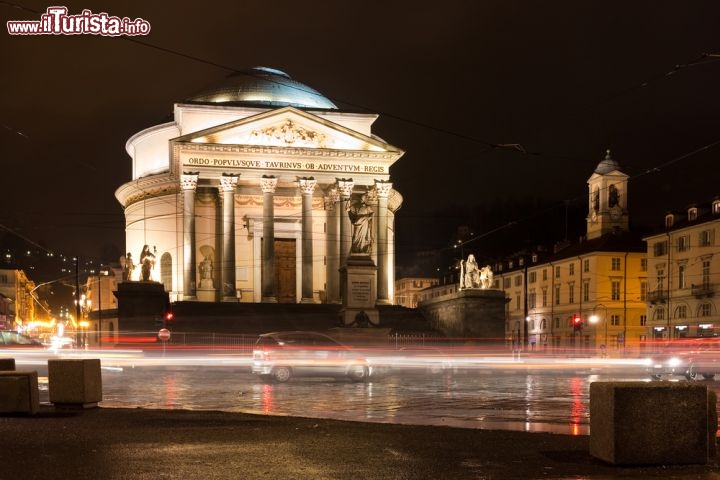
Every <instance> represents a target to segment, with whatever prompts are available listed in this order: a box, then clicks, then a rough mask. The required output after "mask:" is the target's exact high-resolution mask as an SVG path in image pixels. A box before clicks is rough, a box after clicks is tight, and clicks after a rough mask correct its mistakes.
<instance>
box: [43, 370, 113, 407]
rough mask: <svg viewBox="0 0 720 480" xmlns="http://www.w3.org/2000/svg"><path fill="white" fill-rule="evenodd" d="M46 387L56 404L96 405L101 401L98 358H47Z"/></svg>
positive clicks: (52, 401)
mask: <svg viewBox="0 0 720 480" xmlns="http://www.w3.org/2000/svg"><path fill="white" fill-rule="evenodd" d="M48 389H49V393H50V402H51V403H53V404H55V405H56V406H77V407H84V408H90V407H96V406H97V404H98V402H100V401H102V375H101V373H100V359H90V358H87V359H57V360H48Z"/></svg>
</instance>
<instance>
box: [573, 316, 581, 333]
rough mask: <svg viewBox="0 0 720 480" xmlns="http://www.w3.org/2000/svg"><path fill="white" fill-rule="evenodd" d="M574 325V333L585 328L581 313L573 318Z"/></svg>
mask: <svg viewBox="0 0 720 480" xmlns="http://www.w3.org/2000/svg"><path fill="white" fill-rule="evenodd" d="M572 325H573V331H575V332H577V331H579V330H582V327H583V319H582V317H581V316H580V314H579V313H576V314H575V315H573V317H572Z"/></svg>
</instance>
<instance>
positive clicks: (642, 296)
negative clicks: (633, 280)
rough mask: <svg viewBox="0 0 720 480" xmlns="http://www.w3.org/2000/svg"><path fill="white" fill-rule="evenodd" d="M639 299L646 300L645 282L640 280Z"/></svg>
mask: <svg viewBox="0 0 720 480" xmlns="http://www.w3.org/2000/svg"><path fill="white" fill-rule="evenodd" d="M640 301H641V302H645V301H647V282H645V281H641V282H640Z"/></svg>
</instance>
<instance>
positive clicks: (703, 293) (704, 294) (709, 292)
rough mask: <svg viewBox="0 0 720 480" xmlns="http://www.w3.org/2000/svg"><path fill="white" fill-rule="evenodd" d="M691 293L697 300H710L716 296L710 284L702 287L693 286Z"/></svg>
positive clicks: (704, 284)
mask: <svg viewBox="0 0 720 480" xmlns="http://www.w3.org/2000/svg"><path fill="white" fill-rule="evenodd" d="M690 292H691V293H692V295H693V296H694V297H695V298H709V297H712V296H713V295H715V289H714V288H713V285H712V284H710V283H703V284H701V285H694V284H693V285H691V286H690Z"/></svg>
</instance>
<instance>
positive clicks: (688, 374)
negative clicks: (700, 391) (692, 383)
mask: <svg viewBox="0 0 720 480" xmlns="http://www.w3.org/2000/svg"><path fill="white" fill-rule="evenodd" d="M685 378H686V379H688V380H695V379H696V378H697V372H692V371H688V372H685Z"/></svg>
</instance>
